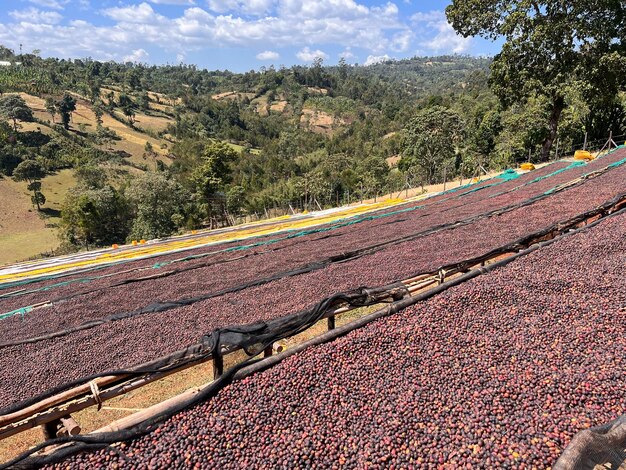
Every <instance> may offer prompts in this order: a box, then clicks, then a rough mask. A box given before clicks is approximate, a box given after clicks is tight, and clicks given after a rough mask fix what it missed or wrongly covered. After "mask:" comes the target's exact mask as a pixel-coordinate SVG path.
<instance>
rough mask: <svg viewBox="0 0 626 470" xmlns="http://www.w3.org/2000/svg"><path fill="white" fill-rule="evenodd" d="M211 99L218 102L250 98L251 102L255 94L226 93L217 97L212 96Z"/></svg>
mask: <svg viewBox="0 0 626 470" xmlns="http://www.w3.org/2000/svg"><path fill="white" fill-rule="evenodd" d="M211 98H212V99H214V100H216V101H221V100H241V99H243V98H248V99H249V100H251V99H253V98H254V93H238V92H236V91H226V92H224V93H218V94H216V95H212V96H211Z"/></svg>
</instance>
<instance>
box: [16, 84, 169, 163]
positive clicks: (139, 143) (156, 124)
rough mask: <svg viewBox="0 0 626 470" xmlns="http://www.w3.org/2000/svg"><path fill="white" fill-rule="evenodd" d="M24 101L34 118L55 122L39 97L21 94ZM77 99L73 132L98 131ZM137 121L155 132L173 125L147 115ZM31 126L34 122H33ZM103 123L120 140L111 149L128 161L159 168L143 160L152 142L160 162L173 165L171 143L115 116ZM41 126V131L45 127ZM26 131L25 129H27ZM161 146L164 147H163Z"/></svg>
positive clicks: (84, 103)
mask: <svg viewBox="0 0 626 470" xmlns="http://www.w3.org/2000/svg"><path fill="white" fill-rule="evenodd" d="M20 95H21V96H22V98H24V100H25V101H26V103H27V104H28V106H30V107H31V108H32V109H33V112H34V114H35V117H36V118H38V119H40V120H42V121H49V122H50V123H52V121H51V120H52V117H51V116H50V114H48V112H47V111H46V109H45V100H44V99H42V98H39V97H37V96H33V95H29V94H27V93H20ZM75 97H76V111H74V112H73V113H72V122H71V124H70V131H74V132H79V130H80V128H81V125H82V126H84V129H85V132H95V129H96V127H97V122H96V115H95V114H94V112H93V110H92V109H91V106H90V104H89V102H87V101H86V100H84V99H82V98H80V97H78V96H75ZM116 116H117V117H119V118H120V119H125V117H124V116H123V115H122V113H120V112H116ZM56 120H57V122H58V121H59V116H57V117H56ZM135 121H136V123H137V126H138V127H140V128H145V129H148V130H153V131H155V132H158V131H160V130H163V129H165V127H166V126H167V125H168V124H169V123H171V122H172V120H171V119H168V118H164V117H157V116H147V115H145V114H142V113H137V115H136V116H135ZM31 124H32V123H31ZM102 124H103V126H105V127H108V128H110V129H111V130H113V131H115V133H116V134H117V135H118V136H119V137H120V140H117V141H114V142H113V143H112V145H111V149H112V150H121V151H123V152H126V153H128V154H130V155H131V157H129V160H130V161H131V162H133V163H136V164H144V165H148V166H149V167H153V168H154V167H156V161H155V159H154V158H144V156H143V155H144V153H145V145H146V142H150V144H151V145H152V148H153V149H154V151H155V152H156V153H157V158H156V159H158V160H163V161H165V162H166V163H168V164H169V163H171V160H170V159H169V158H168V157H167V154H168V147H169V145H170V144H169V143H168V142H167V141H165V140H163V139H155V138H153V137H150V136H149V135H146V134H143V133H141V132H139V131H137V130H135V129H132V128H131V127H129V126H128V125H126V124H124V123H123V122H120V121H118V120H116V119H114V118H113V117H111V116H109V115H108V114H105V115H104V116H103V117H102ZM38 126H39V127H40V128H41V129H42V131H43V129H44V128H45V126H41V125H39V124H38ZM25 129H26V128H25ZM162 146H165V147H164V148H162Z"/></svg>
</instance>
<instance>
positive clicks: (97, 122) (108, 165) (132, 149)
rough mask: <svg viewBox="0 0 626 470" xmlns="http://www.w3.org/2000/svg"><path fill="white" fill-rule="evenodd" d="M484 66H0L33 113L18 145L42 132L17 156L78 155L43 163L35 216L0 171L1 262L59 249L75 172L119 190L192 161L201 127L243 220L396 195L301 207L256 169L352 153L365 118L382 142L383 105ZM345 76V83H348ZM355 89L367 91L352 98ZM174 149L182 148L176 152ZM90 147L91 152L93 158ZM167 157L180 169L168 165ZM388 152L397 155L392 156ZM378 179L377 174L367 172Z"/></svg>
mask: <svg viewBox="0 0 626 470" xmlns="http://www.w3.org/2000/svg"><path fill="white" fill-rule="evenodd" d="M487 64H488V61H481V60H477V59H469V58H460V57H457V58H442V59H441V60H439V61H438V60H434V59H433V60H422V59H413V60H409V61H402V62H398V63H390V64H387V65H378V66H376V67H372V68H358V69H357V68H350V69H346V68H345V67H344V68H341V67H319V66H316V67H312V68H305V67H296V68H294V69H293V70H292V71H291V72H290V73H289V74H287V73H285V71H275V70H273V69H270V70H265V71H261V72H252V73H248V74H240V75H237V74H230V73H222V72H207V71H199V70H195V69H193V68H186V67H169V66H168V67H158V68H143V67H142V66H133V67H129V66H128V65H121V64H113V63H98V62H90V61H86V62H83V61H74V62H73V63H63V64H61V63H60V62H56V61H53V60H46V61H41V60H37V59H35V60H34V63H33V64H32V65H30V66H29V67H24V66H20V67H10V68H7V67H3V68H2V69H0V90H4V91H5V92H8V93H9V94H10V93H18V94H19V96H21V97H22V98H23V99H24V100H25V103H26V104H27V106H29V107H30V108H31V110H32V112H33V118H34V122H20V123H19V129H18V137H19V136H22V137H23V138H28V139H29V140H30V141H36V140H37V139H38V138H36V135H37V134H40V135H43V136H45V138H43V137H42V138H41V139H39V140H40V141H41V142H38V143H37V142H35V143H34V144H31V143H30V142H24V144H23V145H24V146H25V147H27V146H28V145H34V147H32V146H31V147H30V148H24V150H23V151H22V152H23V155H25V156H28V157H20V158H21V159H23V158H32V156H36V155H37V154H38V153H40V152H41V151H42V150H44V149H45V145H46V144H45V142H48V141H51V142H56V143H58V145H61V146H64V145H68V144H69V142H71V143H72V145H78V146H79V147H80V150H79V152H81V153H83V152H84V153H85V155H84V156H81V157H76V158H75V152H74V151H70V152H73V155H71V156H69V157H68V156H65V157H64V160H63V161H62V162H59V163H58V164H50V163H48V164H47V165H48V166H49V167H50V168H49V171H48V176H46V177H44V179H43V181H42V192H43V194H44V195H45V196H46V198H47V203H46V204H45V205H44V211H43V212H42V213H41V214H37V212H36V211H35V210H34V209H33V207H32V205H31V204H30V201H29V199H30V198H29V195H28V191H27V190H26V186H27V184H26V183H16V182H14V181H12V180H11V179H10V173H9V174H7V175H5V177H4V178H0V191H1V192H2V194H3V196H4V198H6V199H5V200H7V201H11V205H10V210H9V211H7V212H5V213H3V214H2V215H0V217H1V218H2V221H1V226H2V228H1V229H0V230H1V231H0V247H1V248H2V252H3V255H2V257H1V258H0V263H5V262H9V261H17V260H21V259H25V258H30V257H33V256H37V255H39V254H40V253H44V252H51V251H54V250H56V249H58V248H59V246H60V244H61V242H62V240H61V239H60V238H59V236H58V233H57V232H58V230H57V229H58V226H59V223H60V218H59V216H60V213H59V211H60V209H61V205H62V203H63V197H64V196H65V194H67V192H68V190H69V188H70V187H71V186H73V185H75V184H76V179H75V178H74V176H73V175H74V172H75V170H76V168H79V167H81V166H83V165H85V164H88V165H93V164H95V165H97V166H99V167H100V168H101V169H102V172H101V173H102V175H103V178H106V180H110V181H111V183H112V184H113V185H114V186H116V187H118V188H123V187H124V186H125V185H126V184H127V183H125V181H126V180H127V178H130V177H132V176H133V175H135V176H136V175H139V174H142V173H144V172H145V171H154V170H156V169H157V168H158V167H159V165H161V166H160V167H159V168H168V167H171V168H175V167H176V166H177V165H178V166H180V165H185V163H181V162H185V161H186V160H187V159H189V158H191V159H193V158H196V157H197V154H196V156H194V155H193V153H195V152H196V150H192V148H193V145H192V146H191V148H189V147H185V146H189V144H187V142H191V141H192V140H194V139H195V140H197V138H198V137H197V134H196V132H197V130H198V129H205V131H203V132H204V134H203V136H202V137H201V138H202V139H204V138H206V137H209V138H212V139H213V140H217V141H220V140H221V141H224V142H226V143H227V144H228V145H229V146H230V147H231V148H232V149H234V150H235V151H236V152H237V153H238V154H240V155H241V157H239V159H240V161H239V162H238V163H237V165H236V167H234V168H233V172H234V180H235V181H232V187H233V188H235V189H236V188H239V187H242V188H245V191H246V192H247V193H249V196H248V202H247V203H246V202H244V205H245V204H248V208H247V209H246V208H245V207H242V208H241V209H237V210H239V211H241V210H243V212H246V213H247V214H248V215H250V214H253V213H255V212H256V213H259V212H261V213H264V212H266V211H267V208H268V206H269V207H273V206H274V207H275V206H276V205H277V202H278V205H280V206H282V207H285V208H286V207H287V205H291V207H295V208H298V207H300V210H302V209H306V208H307V206H309V205H311V204H313V207H315V208H317V207H319V206H320V205H322V206H327V205H329V204H335V203H337V202H343V203H347V202H349V201H350V199H352V200H355V199H356V198H361V199H363V198H368V197H374V196H376V194H374V191H375V192H376V193H378V194H383V193H385V192H391V191H395V190H397V189H398V188H397V187H395V186H393V185H390V186H388V187H382V185H380V183H376V186H379V185H380V186H381V187H380V188H378V187H377V189H375V190H374V188H373V187H371V186H370V187H365V188H364V187H363V185H362V183H361V186H360V191H357V189H354V190H353V191H352V192H353V193H354V195H353V196H352V198H351V197H350V195H349V192H350V188H349V187H346V188H345V189H342V188H340V187H337V188H336V189H335V190H332V189H331V194H334V193H336V194H338V195H339V196H341V197H339V196H337V197H335V196H333V197H330V198H328V199H327V200H324V199H322V195H321V194H320V195H317V196H315V195H313V194H311V195H307V194H304V196H302V195H301V196H299V199H300V201H296V200H293V199H292V200H291V201H284V200H280V201H277V197H278V195H277V194H274V193H275V192H276V191H281V192H284V189H279V188H278V186H276V182H277V181H279V180H280V179H281V178H282V177H281V176H280V175H279V174H275V175H273V176H272V177H271V179H270V178H268V175H264V173H266V171H267V168H269V166H271V165H274V164H273V163H271V160H272V159H277V158H280V159H282V160H283V162H282V163H280V165H279V166H280V167H282V170H281V172H284V171H286V172H288V173H290V174H291V175H292V177H293V176H297V175H298V174H302V172H303V171H304V172H305V171H308V170H306V167H308V168H311V169H314V168H315V167H316V166H317V165H319V164H320V162H319V157H317V156H315V157H308V156H307V154H310V155H314V154H315V152H316V149H319V148H320V147H321V146H326V145H329V144H330V142H331V141H334V142H335V143H334V144H333V145H337V144H338V145H339V146H346V145H348V146H350V145H352V144H351V143H350V141H354V136H353V135H354V133H357V134H360V133H361V132H362V130H361V128H362V127H363V125H364V124H365V123H366V122H378V123H379V124H378V125H380V126H381V128H380V130H379V131H376V132H375V134H374V135H372V136H371V137H367V139H372V138H373V139H374V140H380V142H383V139H382V136H383V135H387V136H388V135H393V134H391V133H393V132H395V131H396V130H397V128H398V127H397V125H396V124H395V123H394V120H393V119H388V118H385V117H384V116H383V115H382V114H381V109H382V110H383V111H384V109H383V108H382V107H381V106H382V105H384V104H385V103H383V102H382V101H385V100H392V101H397V100H398V99H400V98H401V97H402V96H405V97H407V96H414V98H412V100H416V99H419V100H424V99H427V97H428V96H431V95H432V94H436V93H439V92H440V91H442V90H443V89H445V87H447V86H452V87H453V88H454V89H456V90H458V91H459V92H462V91H463V89H464V87H465V86H466V83H467V82H469V81H471V80H472V76H473V74H474V73H475V72H476V71H483V72H484V70H485V67H486V65H487ZM68 67H69V68H68ZM348 72H350V75H353V76H351V77H348V75H347V74H348ZM84 77H87V78H86V79H85V78H84ZM444 77H445V78H444ZM35 79H36V80H35ZM59 79H60V80H59ZM483 80H484V79H483ZM364 84H365V86H367V87H369V88H370V89H371V91H372V93H374V94H373V95H372V94H370V96H362V93H363V91H364V89H363V86H364ZM354 87H357V88H354ZM94 90H97V93H96V92H95V91H94ZM341 90H343V91H341ZM65 93H67V94H69V96H71V97H73V99H74V100H75V109H74V110H73V111H72V112H71V119H70V122H69V126H68V129H67V131H65V130H63V128H62V127H61V126H60V124H59V123H60V115H59V114H58V113H57V114H56V115H55V116H54V117H53V116H52V115H51V114H50V112H49V110H48V109H47V107H46V106H47V100H48V101H49V100H50V99H52V100H59V99H60V98H61V97H62V96H63V94H65ZM94 93H96V94H94ZM348 95H351V96H353V98H350V97H349V96H348ZM5 96H7V95H6V94H5ZM381 100H382V101H381ZM96 107H97V108H98V111H99V112H100V115H99V116H98V115H97V114H96V112H95V111H96ZM129 109H130V111H129ZM294 125H295V126H296V128H297V129H295V130H294V127H293V126H294ZM367 125H369V124H367ZM369 132H370V131H368V133H369ZM390 132H391V133H390ZM290 134H292V135H291V136H289V135H290ZM378 134H380V137H377V135H378ZM194 135H195V136H196V137H194ZM8 136H9V134H7V138H8ZM358 139H359V140H361V139H362V138H361V137H358ZM384 140H386V139H384ZM283 141H285V142H286V141H289V142H290V145H291V148H289V147H288V146H287V147H286V146H284V145H283V144H282V142H283ZM341 141H345V143H344V144H341V143H340V142H341ZM177 142H179V143H182V145H181V147H179V148H178V150H177V147H176V143H177ZM42 145H43V146H42ZM360 145H362V144H360ZM394 145H395V144H391V145H387V146H389V147H394ZM6 148H7V149H8V148H9V147H6ZM187 148H189V150H186V149H187ZM89 149H93V150H94V151H95V152H97V153H96V154H95V155H93V156H92V154H93V152H92V151H91V150H89ZM346 149H347V148H346ZM337 150H338V151H341V150H340V149H339V148H338V149H337ZM354 150H356V148H355V149H354ZM13 152H14V151H13ZM176 152H178V157H180V158H179V163H175V162H176V157H177V156H176V155H175V153H176ZM187 152H192V154H191V155H189V154H188V153H187ZM311 152H313V153H311ZM348 152H349V153H352V152H353V151H352V150H350V151H348ZM388 153H391V154H396V153H397V151H396V149H395V148H392V149H390V150H389V152H388ZM257 156H258V157H257ZM355 156H356V154H355ZM384 156H385V157H386V156H387V155H386V154H385V155H384ZM359 158H360V157H359ZM298 159H300V160H298ZM255 160H258V161H255ZM268 160H269V161H268ZM299 162H302V163H299ZM173 164H175V165H174V166H172V165H173ZM268 165H269V166H268ZM294 165H298V166H301V169H297V168H296V167H295V166H294ZM7 171H9V170H7ZM184 171H188V170H184ZM250 171H254V172H255V173H257V176H256V178H255V179H250V176H251V174H250ZM5 173H6V171H5ZM294 173H295V174H294ZM238 175H240V176H238ZM246 175H247V176H246ZM381 177H385V178H386V176H385V175H377V176H376V178H381ZM244 178H245V179H244ZM237 180H238V181H237ZM268 183H269V184H268ZM381 183H382V181H381ZM281 184H282V183H281ZM288 184H290V185H291V188H292V189H289V190H288V191H289V192H291V193H293V192H294V191H298V190H295V189H294V188H296V187H297V186H298V185H299V184H300V183H298V182H297V181H295V180H294V179H292V181H291V183H288ZM369 184H372V183H369ZM342 185H343V186H345V183H342ZM368 186H369V185H368ZM311 189H313V188H311ZM320 189H321V188H320ZM399 189H402V188H399ZM346 191H348V192H346ZM357 192H358V195H357ZM256 195H258V196H261V199H259V197H258V196H256ZM281 197H283V196H281ZM291 197H292V198H293V196H291ZM314 199H315V201H314ZM281 210H286V209H281ZM274 213H277V212H276V211H274ZM242 215H243V214H242ZM115 242H124V240H115Z"/></svg>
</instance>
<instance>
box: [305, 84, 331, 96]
mask: <svg viewBox="0 0 626 470" xmlns="http://www.w3.org/2000/svg"><path fill="white" fill-rule="evenodd" d="M307 90H309V92H310V93H315V94H316V95H327V94H328V90H327V89H326V88H319V87H312V86H310V87H307Z"/></svg>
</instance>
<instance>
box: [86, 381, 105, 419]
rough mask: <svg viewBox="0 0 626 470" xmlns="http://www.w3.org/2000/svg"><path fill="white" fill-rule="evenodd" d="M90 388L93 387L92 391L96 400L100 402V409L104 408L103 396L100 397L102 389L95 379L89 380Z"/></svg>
mask: <svg viewBox="0 0 626 470" xmlns="http://www.w3.org/2000/svg"><path fill="white" fill-rule="evenodd" d="M89 388H90V389H91V393H92V394H93V398H94V400H96V403H97V404H98V411H100V409H101V408H102V398H101V397H100V389H99V388H98V383H97V382H96V381H95V380H92V381H91V382H89Z"/></svg>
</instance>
